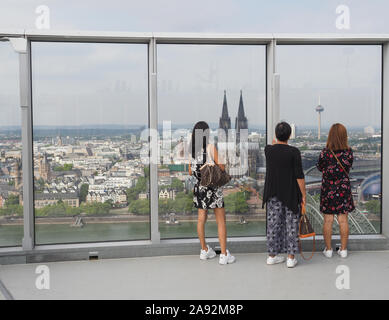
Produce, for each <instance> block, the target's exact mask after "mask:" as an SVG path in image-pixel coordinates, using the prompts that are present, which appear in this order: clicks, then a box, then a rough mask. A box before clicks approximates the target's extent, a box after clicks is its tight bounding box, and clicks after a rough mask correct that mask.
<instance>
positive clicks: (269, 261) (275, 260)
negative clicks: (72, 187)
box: [266, 256, 285, 265]
mask: <svg viewBox="0 0 389 320" xmlns="http://www.w3.org/2000/svg"><path fill="white" fill-rule="evenodd" d="M284 261H285V257H283V256H274V257H270V256H269V257H267V260H266V263H267V264H269V265H272V264H277V263H282V262H284Z"/></svg>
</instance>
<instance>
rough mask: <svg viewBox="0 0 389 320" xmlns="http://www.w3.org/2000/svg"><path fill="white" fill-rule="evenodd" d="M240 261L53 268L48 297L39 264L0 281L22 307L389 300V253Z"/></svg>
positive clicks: (9, 269)
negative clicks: (94, 302)
mask: <svg viewBox="0 0 389 320" xmlns="http://www.w3.org/2000/svg"><path fill="white" fill-rule="evenodd" d="M236 257H237V262H236V263H234V264H232V265H227V266H220V265H219V264H218V260H217V258H216V259H213V260H209V261H200V260H199V259H198V256H169V257H151V258H132V259H117V260H99V261H75V262H56V263H46V264H45V265H46V266H48V267H49V270H50V289H42V290H38V289H37V288H36V285H35V282H36V279H37V277H38V274H36V268H37V267H38V266H39V264H28V265H6V266H0V280H1V281H2V282H3V284H4V286H5V287H6V288H7V290H8V291H9V292H10V293H11V294H12V296H13V297H14V298H15V299H388V298H389V251H384V252H371V251H370V252H351V253H350V256H349V257H348V258H347V259H341V258H340V257H338V256H337V255H336V256H334V257H333V258H332V259H326V258H324V257H323V256H322V255H321V253H317V254H316V255H315V257H314V258H313V259H312V260H311V261H310V262H305V261H303V260H302V259H301V258H299V264H298V266H297V267H296V268H295V269H287V268H286V266H285V264H279V265H274V266H268V265H266V264H265V260H266V254H238V255H236ZM338 266H347V268H348V270H349V274H350V289H343V290H339V289H338V288H337V287H336V279H337V278H338V277H339V276H344V275H345V274H344V273H342V274H337V273H336V270H337V268H338ZM342 270H344V269H342ZM0 297H1V293H0ZM3 298H4V297H3Z"/></svg>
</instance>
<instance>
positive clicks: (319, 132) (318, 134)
mask: <svg viewBox="0 0 389 320" xmlns="http://www.w3.org/2000/svg"><path fill="white" fill-rule="evenodd" d="M315 110H316V112H317V114H318V128H317V129H318V133H317V139H318V140H320V135H321V113H322V112H323V111H324V107H323V106H322V105H321V104H320V96H319V105H318V106H317V107H316V109H315Z"/></svg>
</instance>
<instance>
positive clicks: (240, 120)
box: [235, 90, 248, 143]
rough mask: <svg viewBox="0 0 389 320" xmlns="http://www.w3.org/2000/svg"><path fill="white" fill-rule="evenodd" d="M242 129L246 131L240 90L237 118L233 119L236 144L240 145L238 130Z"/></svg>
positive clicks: (246, 123) (246, 125) (246, 122)
mask: <svg viewBox="0 0 389 320" xmlns="http://www.w3.org/2000/svg"><path fill="white" fill-rule="evenodd" d="M242 129H248V121H247V117H246V115H245V113H244V106H243V96H242V90H240V99H239V109H238V116H237V117H236V119H235V130H236V143H240V130H242Z"/></svg>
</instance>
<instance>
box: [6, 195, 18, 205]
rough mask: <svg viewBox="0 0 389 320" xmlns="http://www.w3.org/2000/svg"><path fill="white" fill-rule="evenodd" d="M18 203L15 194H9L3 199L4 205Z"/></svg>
mask: <svg viewBox="0 0 389 320" xmlns="http://www.w3.org/2000/svg"><path fill="white" fill-rule="evenodd" d="M17 204H19V196H18V195H15V194H10V195H9V197H8V199H7V200H5V206H6V207H9V206H11V205H17Z"/></svg>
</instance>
